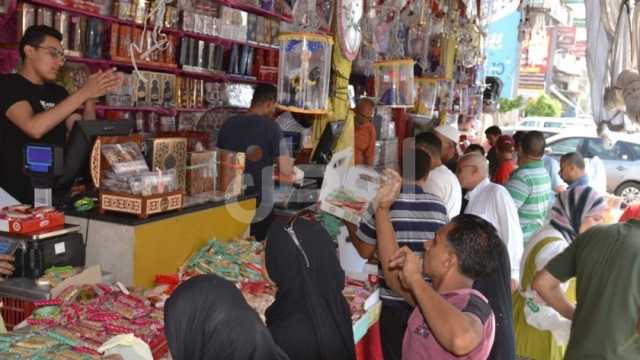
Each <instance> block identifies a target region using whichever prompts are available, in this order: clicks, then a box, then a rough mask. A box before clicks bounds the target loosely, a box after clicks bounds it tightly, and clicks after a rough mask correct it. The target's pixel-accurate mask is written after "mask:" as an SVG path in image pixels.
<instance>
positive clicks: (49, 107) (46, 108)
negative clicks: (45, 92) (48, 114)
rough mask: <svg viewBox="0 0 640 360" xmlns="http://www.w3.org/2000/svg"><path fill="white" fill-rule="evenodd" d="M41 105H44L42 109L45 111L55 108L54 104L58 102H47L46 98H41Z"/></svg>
mask: <svg viewBox="0 0 640 360" xmlns="http://www.w3.org/2000/svg"><path fill="white" fill-rule="evenodd" d="M40 106H42V109H43V110H44V111H47V110H49V109H51V108H53V107H54V106H56V104H54V103H52V102H46V101H44V100H40Z"/></svg>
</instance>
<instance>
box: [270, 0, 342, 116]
mask: <svg viewBox="0 0 640 360" xmlns="http://www.w3.org/2000/svg"><path fill="white" fill-rule="evenodd" d="M320 4H321V6H320V10H321V13H322V15H323V16H320V14H319V13H318V11H317V10H318V2H317V1H316V0H297V1H296V2H295V4H294V6H293V29H294V30H293V31H295V32H291V33H283V34H281V35H280V36H279V37H278V41H279V43H280V60H279V64H278V107H279V108H280V109H282V110H285V111H291V112H297V113H305V114H316V115H323V114H326V113H328V111H329V84H330V73H331V60H330V59H331V47H332V46H333V39H332V38H331V37H330V36H328V35H321V34H318V32H319V31H320V30H321V27H322V25H323V23H326V22H327V21H331V18H330V17H328V16H329V15H328V14H327V13H326V12H325V11H326V10H327V9H326V7H327V0H320ZM329 5H330V4H329ZM329 7H332V6H329ZM325 25H326V24H325Z"/></svg>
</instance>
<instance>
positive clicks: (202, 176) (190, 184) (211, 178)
mask: <svg viewBox="0 0 640 360" xmlns="http://www.w3.org/2000/svg"><path fill="white" fill-rule="evenodd" d="M215 155H216V153H215V152H213V151H201V152H192V153H189V154H188V156H187V175H186V179H187V194H189V195H191V196H193V195H197V194H202V193H209V192H213V191H214V190H215V176H216V173H217V170H216V158H215Z"/></svg>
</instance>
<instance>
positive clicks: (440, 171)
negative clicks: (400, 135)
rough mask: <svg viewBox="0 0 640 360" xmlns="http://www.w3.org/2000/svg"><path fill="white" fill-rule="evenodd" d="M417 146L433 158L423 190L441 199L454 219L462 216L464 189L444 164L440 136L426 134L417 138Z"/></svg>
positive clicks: (430, 133) (450, 216)
mask: <svg viewBox="0 0 640 360" xmlns="http://www.w3.org/2000/svg"><path fill="white" fill-rule="evenodd" d="M416 146H417V147H418V148H420V149H422V150H424V151H426V152H427V153H428V154H429V156H430V157H431V171H429V177H428V178H427V181H426V182H424V183H422V184H421V186H422V189H423V190H424V192H426V193H430V194H433V195H436V196H437V197H439V198H440V199H441V200H442V201H443V202H444V204H445V206H446V207H447V215H449V219H452V218H454V217H456V216H458V214H460V208H461V207H462V188H461V187H460V182H459V181H458V178H457V177H456V175H455V174H454V173H452V172H451V170H449V168H447V167H446V166H445V165H443V164H442V160H441V159H442V142H441V141H440V138H439V137H438V135H436V134H434V133H432V132H425V133H422V134H419V135H417V136H416Z"/></svg>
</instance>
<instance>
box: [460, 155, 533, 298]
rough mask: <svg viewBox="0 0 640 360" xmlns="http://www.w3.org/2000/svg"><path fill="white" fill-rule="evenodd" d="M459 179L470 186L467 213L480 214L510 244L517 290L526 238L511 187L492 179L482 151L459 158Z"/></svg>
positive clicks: (466, 187) (513, 281)
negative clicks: (511, 193) (523, 237)
mask: <svg viewBox="0 0 640 360" xmlns="http://www.w3.org/2000/svg"><path fill="white" fill-rule="evenodd" d="M458 179H459V180H460V185H462V187H463V188H465V189H467V190H468V192H467V194H466V196H465V197H466V199H467V200H469V203H468V204H467V207H466V208H465V210H464V213H465V214H473V215H477V216H480V217H481V218H483V219H485V220H487V221H488V222H490V223H491V224H493V226H495V227H496V229H497V230H498V235H499V236H500V238H501V239H502V241H504V243H505V245H506V246H507V249H508V251H509V260H510V262H511V279H512V281H511V287H512V290H514V289H515V288H516V287H517V284H518V281H519V278H520V260H521V258H522V252H523V245H522V244H523V240H522V229H521V228H520V220H519V217H518V209H517V208H516V205H515V203H514V202H513V199H512V198H511V195H510V194H509V191H507V189H505V188H504V187H503V186H502V185H498V184H494V183H492V182H491V181H490V180H489V164H488V163H487V160H486V159H485V158H484V157H483V156H482V155H480V154H478V153H469V154H466V155H464V156H463V157H462V158H461V159H460V160H459V162H458Z"/></svg>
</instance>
